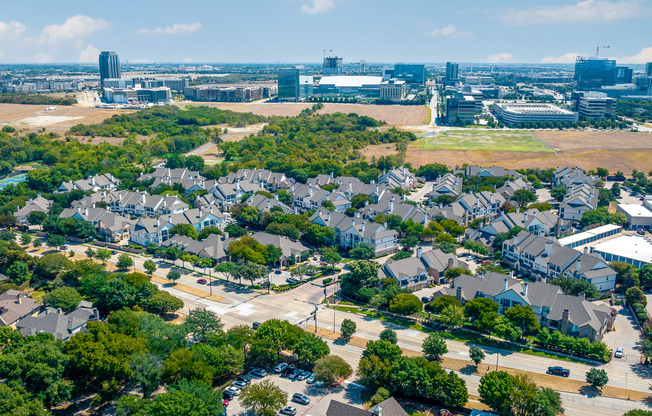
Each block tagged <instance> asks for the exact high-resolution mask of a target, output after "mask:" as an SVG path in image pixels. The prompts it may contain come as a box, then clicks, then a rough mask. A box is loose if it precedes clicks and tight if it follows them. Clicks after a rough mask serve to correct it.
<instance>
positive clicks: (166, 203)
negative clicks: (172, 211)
mask: <svg viewBox="0 0 652 416" xmlns="http://www.w3.org/2000/svg"><path fill="white" fill-rule="evenodd" d="M167 206H168V201H167V200H166V199H165V198H163V209H165V208H167Z"/></svg>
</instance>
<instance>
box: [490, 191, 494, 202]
mask: <svg viewBox="0 0 652 416" xmlns="http://www.w3.org/2000/svg"><path fill="white" fill-rule="evenodd" d="M489 202H490V203H492V204H493V203H494V194H493V193H492V194H491V196H490V197H489Z"/></svg>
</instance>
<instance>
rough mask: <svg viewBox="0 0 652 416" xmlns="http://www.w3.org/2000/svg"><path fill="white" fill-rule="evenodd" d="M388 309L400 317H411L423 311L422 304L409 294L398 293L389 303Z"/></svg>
mask: <svg viewBox="0 0 652 416" xmlns="http://www.w3.org/2000/svg"><path fill="white" fill-rule="evenodd" d="M389 309H390V310H391V311H392V312H394V313H399V314H401V315H412V314H415V313H417V312H419V311H421V310H422V309H423V302H421V299H419V298H418V297H417V296H416V295H413V294H411V293H399V294H398V295H396V296H394V298H393V299H392V300H391V301H390V302H389Z"/></svg>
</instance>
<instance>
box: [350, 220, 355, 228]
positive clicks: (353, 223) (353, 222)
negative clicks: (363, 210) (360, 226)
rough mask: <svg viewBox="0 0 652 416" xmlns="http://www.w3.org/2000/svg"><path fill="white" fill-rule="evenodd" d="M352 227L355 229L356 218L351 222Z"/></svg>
mask: <svg viewBox="0 0 652 416" xmlns="http://www.w3.org/2000/svg"><path fill="white" fill-rule="evenodd" d="M351 225H352V226H354V227H355V218H354V219H352V220H351Z"/></svg>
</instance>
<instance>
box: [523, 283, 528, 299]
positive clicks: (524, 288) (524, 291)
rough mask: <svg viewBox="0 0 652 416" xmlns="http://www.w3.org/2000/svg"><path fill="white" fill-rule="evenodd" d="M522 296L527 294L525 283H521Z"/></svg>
mask: <svg viewBox="0 0 652 416" xmlns="http://www.w3.org/2000/svg"><path fill="white" fill-rule="evenodd" d="M522 294H523V296H527V283H523V293H522Z"/></svg>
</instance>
